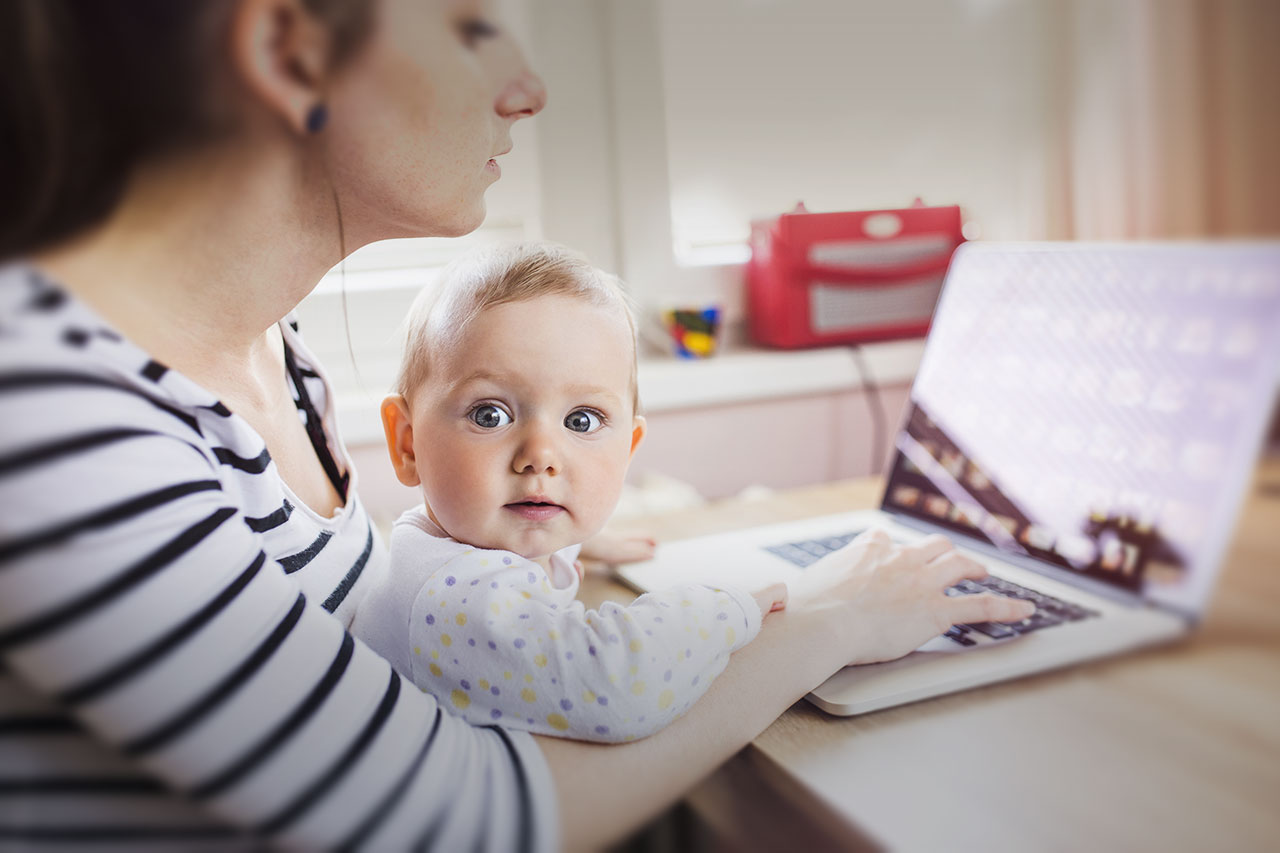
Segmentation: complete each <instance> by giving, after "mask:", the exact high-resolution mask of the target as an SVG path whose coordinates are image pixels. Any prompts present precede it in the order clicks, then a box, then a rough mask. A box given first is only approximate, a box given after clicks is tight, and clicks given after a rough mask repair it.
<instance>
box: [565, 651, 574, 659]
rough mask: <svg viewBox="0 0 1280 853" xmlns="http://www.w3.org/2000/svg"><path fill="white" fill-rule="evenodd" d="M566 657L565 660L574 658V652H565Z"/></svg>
mask: <svg viewBox="0 0 1280 853" xmlns="http://www.w3.org/2000/svg"><path fill="white" fill-rule="evenodd" d="M564 659H565V660H573V652H565V653H564Z"/></svg>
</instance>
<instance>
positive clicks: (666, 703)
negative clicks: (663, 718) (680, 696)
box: [658, 690, 676, 711]
mask: <svg viewBox="0 0 1280 853" xmlns="http://www.w3.org/2000/svg"><path fill="white" fill-rule="evenodd" d="M675 698H676V694H675V693H673V692H672V691H671V690H664V691H662V692H661V693H659V694H658V707H659V708H661V709H662V710H664V711H665V710H667V709H668V708H670V707H671V703H672V702H674V701H675Z"/></svg>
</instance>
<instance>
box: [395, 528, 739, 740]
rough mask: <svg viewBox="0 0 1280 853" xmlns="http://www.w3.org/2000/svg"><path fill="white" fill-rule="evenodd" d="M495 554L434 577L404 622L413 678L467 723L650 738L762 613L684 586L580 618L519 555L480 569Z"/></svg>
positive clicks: (577, 607)
mask: <svg viewBox="0 0 1280 853" xmlns="http://www.w3.org/2000/svg"><path fill="white" fill-rule="evenodd" d="M495 553H497V552H473V553H472V554H469V555H464V556H462V557H458V558H456V559H455V560H454V561H452V562H450V563H449V564H447V565H446V566H445V567H444V568H442V569H440V570H439V571H438V572H436V573H435V574H434V575H433V578H434V582H433V583H430V584H427V585H426V586H424V588H423V589H422V590H421V592H420V593H419V596H418V598H417V600H416V601H415V603H414V607H413V614H412V617H411V619H410V629H409V630H410V640H411V643H412V646H413V649H412V651H413V655H412V668H413V673H412V676H413V680H414V681H415V682H416V683H418V684H419V685H421V686H422V687H423V688H424V689H427V690H430V691H431V692H432V693H434V694H435V695H436V696H438V697H439V698H440V699H441V700H442V702H443V703H444V704H445V706H446V707H449V708H451V709H452V710H453V711H454V712H455V713H458V714H460V715H461V716H463V717H464V718H466V719H467V720H469V721H471V722H473V723H477V724H489V723H495V722H501V723H502V724H503V725H506V726H510V727H512V728H523V729H528V730H529V731H533V732H537V733H540V734H548V735H555V736H559V737H573V738H579V739H583V740H600V741H625V740H633V739H635V738H640V737H645V736H647V735H649V734H652V733H653V732H655V731H657V730H659V729H661V728H662V727H663V726H665V725H666V724H667V723H669V722H671V721H672V720H673V719H675V718H676V717H677V716H679V715H680V714H681V713H683V712H684V711H685V710H686V709H687V708H688V707H689V706H690V705H691V704H692V703H693V702H694V701H696V700H697V699H698V697H700V696H701V695H702V694H703V692H705V691H706V689H707V687H708V686H709V685H710V683H711V681H712V680H713V679H714V678H715V677H716V676H717V675H719V674H720V672H721V670H723V669H724V667H725V665H726V664H727V663H728V659H729V654H730V653H731V652H733V651H735V650H736V649H738V648H740V647H741V646H743V645H745V644H746V643H747V642H749V641H750V640H751V639H752V638H754V637H755V635H756V634H757V633H758V632H759V630H760V620H761V613H760V606H759V605H758V604H757V603H756V602H755V600H754V599H753V598H752V597H751V596H749V595H747V594H745V593H741V592H737V591H721V590H713V589H710V588H708V587H699V586H690V587H682V588H678V589H673V590H669V591H665V592H662V593H650V594H648V595H645V596H641V597H640V598H639V599H637V600H636V601H635V602H634V603H633V604H631V605H630V606H627V607H623V606H620V605H617V604H605V605H604V606H603V607H601V608H600V609H599V610H592V611H587V610H586V609H585V608H584V607H583V605H582V603H581V602H579V601H576V600H572V599H568V598H567V597H565V598H563V599H562V600H557V598H558V597H557V595H556V593H555V591H554V590H552V588H551V587H550V585H549V584H548V583H547V581H546V577H545V575H543V574H542V573H541V572H540V571H538V570H537V567H536V566H532V565H531V564H529V563H527V562H526V561H524V560H521V559H520V558H518V557H508V556H506V555H503V558H505V559H510V560H511V561H512V562H511V563H510V564H501V565H489V566H485V567H483V569H484V571H479V572H478V571H476V569H477V568H478V567H477V565H476V561H477V560H478V559H486V560H487V561H489V562H490V563H491V564H496V563H497V562H498V561H497V560H496V559H495V558H494V554H495ZM481 554H484V555H486V556H484V557H479V556H478V555H481ZM450 579H452V580H453V583H452V584H450V583H449V581H450ZM464 599H465V601H464Z"/></svg>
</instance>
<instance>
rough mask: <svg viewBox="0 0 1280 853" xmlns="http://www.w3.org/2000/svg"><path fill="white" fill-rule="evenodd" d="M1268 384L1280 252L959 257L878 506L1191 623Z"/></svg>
mask: <svg viewBox="0 0 1280 853" xmlns="http://www.w3.org/2000/svg"><path fill="white" fill-rule="evenodd" d="M1278 383H1280V243H1223V244H1137V243H1135V244H1092V245H1091V244H1081V243H1062V244H1003V245H1001V244H976V243H975V244H967V245H965V246H963V247H962V248H961V249H960V250H959V251H958V252H957V253H956V255H955V257H954V259H953V261H952V264H951V268H950V270H949V272H948V274H947V280H946V284H945V286H944V288H943V293H942V297H941V299H940V301H939V303H938V307H937V310H936V311H935V313H934V318H933V325H932V327H931V329H930V332H929V337H928V341H927V343H926V345H925V353H924V358H923V361H922V362H921V365H920V370H919V372H918V373H917V375H916V379H915V383H914V384H913V386H912V389H911V402H910V405H909V416H908V419H907V422H906V423H905V424H904V426H903V427H902V429H901V430H900V431H899V433H898V436H897V439H896V448H897V452H896V453H895V455H894V461H893V465H892V468H891V470H890V475H889V480H888V483H887V485H886V488H885V494H884V500H883V504H882V506H883V508H884V509H885V510H887V511H889V512H893V513H896V514H899V515H903V516H907V517H910V518H915V519H919V520H922V521H925V522H928V523H931V524H933V525H937V526H941V527H943V528H945V529H947V530H949V531H951V532H954V533H959V534H962V535H963V536H968V537H972V538H973V539H975V540H977V541H979V542H982V543H984V544H987V545H989V546H993V547H995V548H997V549H999V550H1000V551H1001V552H1004V553H1008V554H1011V555H1015V556H1016V558H1017V560H1018V562H1025V561H1026V560H1028V559H1030V560H1034V561H1035V562H1036V563H1037V564H1039V565H1041V566H1051V567H1056V568H1057V571H1055V572H1054V573H1055V574H1058V575H1059V576H1061V572H1062V571H1067V572H1068V573H1069V574H1070V575H1072V576H1079V577H1085V578H1089V579H1091V580H1092V581H1097V582H1101V583H1102V584H1105V585H1107V586H1108V587H1109V588H1112V589H1117V590H1127V591H1129V592H1131V593H1133V594H1136V595H1139V596H1141V597H1142V598H1143V599H1145V600H1146V601H1149V602H1151V603H1153V604H1156V605H1159V606H1161V607H1165V608H1169V609H1172V610H1176V611H1178V612H1181V613H1184V614H1187V615H1191V616H1194V615H1196V614H1198V613H1199V612H1200V611H1201V610H1202V609H1203V608H1204V606H1205V605H1206V603H1207V601H1208V597H1209V594H1210V591H1211V590H1212V587H1213V582H1214V577H1215V575H1216V573H1217V570H1218V566H1219V564H1220V562H1221V558H1222V555H1223V551H1224V549H1225V547H1226V545H1227V543H1228V541H1229V539H1230V536H1231V532H1232V530H1233V528H1234V526H1235V519H1236V515H1237V513H1238V511H1239V506H1240V502H1241V500H1242V499H1243V496H1244V493H1245V491H1246V489H1247V485H1248V483H1249V480H1250V477H1251V474H1252V470H1253V465H1254V463H1255V461H1256V457H1257V453H1258V448H1259V446H1260V443H1261V441H1262V438H1263V435H1264V433H1265V429H1266V426H1267V422H1268V418H1269V415H1270V413H1271V412H1272V410H1273V407H1274V404H1275V399H1276V391H1277V385H1278Z"/></svg>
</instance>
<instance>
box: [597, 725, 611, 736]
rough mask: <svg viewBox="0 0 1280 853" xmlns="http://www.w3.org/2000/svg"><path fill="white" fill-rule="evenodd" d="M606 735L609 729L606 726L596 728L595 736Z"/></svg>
mask: <svg viewBox="0 0 1280 853" xmlns="http://www.w3.org/2000/svg"><path fill="white" fill-rule="evenodd" d="M608 733H609V727H608V726H596V734H598V735H607V734H608Z"/></svg>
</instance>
